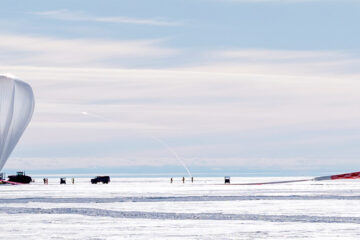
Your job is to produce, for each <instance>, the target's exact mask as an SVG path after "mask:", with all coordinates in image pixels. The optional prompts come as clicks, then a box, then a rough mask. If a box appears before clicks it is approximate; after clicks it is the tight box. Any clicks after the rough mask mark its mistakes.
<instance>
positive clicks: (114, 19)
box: [32, 10, 182, 26]
mask: <svg viewBox="0 0 360 240" xmlns="http://www.w3.org/2000/svg"><path fill="white" fill-rule="evenodd" d="M32 14H33V15H38V16H43V17H48V18H52V19H57V20H63V21H81V22H100V23H117V24H136V25H153V26H180V25H182V23H180V22H175V21H169V20H166V19H143V18H129V17H126V16H107V17H98V16H91V15H88V14H85V13H81V12H72V11H69V10H54V11H43V12H33V13H32Z"/></svg>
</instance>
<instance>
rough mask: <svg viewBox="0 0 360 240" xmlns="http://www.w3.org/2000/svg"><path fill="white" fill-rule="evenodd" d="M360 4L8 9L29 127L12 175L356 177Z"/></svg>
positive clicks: (8, 41)
mask: <svg viewBox="0 0 360 240" xmlns="http://www.w3.org/2000/svg"><path fill="white" fill-rule="evenodd" d="M359 10H360V1H357V0H341V1H340V0H191V1H189V0H170V1H169V0H166V1H165V0H163V1H160V0H152V1H149V0H144V1H136V0H132V1H118V0H116V1H115V0H114V1H112V0H107V1H92V0H86V1H84V0H77V1H73V0H71V1H67V0H61V1H45V0H27V1H16V0H11V1H10V0H3V1H1V7H0V53H1V54H0V73H2V74H7V75H10V76H15V77H16V78H19V79H22V80H24V81H26V82H28V83H29V84H30V85H31V86H32V87H33V90H34V94H35V98H36V107H35V112H34V116H33V119H32V122H31V123H30V125H29V127H28V128H27V130H26V131H25V133H24V135H23V137H22V139H21V140H20V142H19V143H18V146H17V147H16V148H15V150H14V152H13V154H12V155H11V157H10V159H9V161H8V162H7V164H6V165H5V170H4V171H13V170H20V169H23V170H27V171H33V172H36V171H37V172H40V171H43V172H47V173H56V172H58V171H68V172H69V171H78V172H90V171H94V172H96V171H98V172H101V171H102V172H105V171H107V172H114V173H121V174H127V173H134V172H138V173H142V174H156V173H159V172H160V173H164V172H168V173H170V174H171V173H172V172H174V173H178V174H186V172H185V171H184V169H183V167H182V164H181V163H180V162H179V159H180V161H183V162H184V163H185V164H186V165H187V166H188V167H189V169H190V170H191V171H193V172H194V174H195V175H196V174H198V175H201V174H210V175H211V174H219V175H222V174H229V173H231V174H239V175H242V174H253V175H256V174H259V175H261V174H268V175H271V174H272V175H287V174H289V175H297V174H300V175H311V174H320V173H321V174H322V173H339V172H343V171H349V172H350V171H358V170H360V160H359V156H360V148H359V141H360V127H359V120H360V111H359V107H360V95H359V91H360V82H359V77H360V68H359V67H360V47H359V42H360V30H359V27H358V23H359V22H360V15H359V14H358V13H359ZM176 155H177V156H176Z"/></svg>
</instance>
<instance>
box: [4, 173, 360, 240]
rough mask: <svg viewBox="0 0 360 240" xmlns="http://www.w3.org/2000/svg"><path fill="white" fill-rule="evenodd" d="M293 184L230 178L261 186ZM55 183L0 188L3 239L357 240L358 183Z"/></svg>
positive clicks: (119, 180)
mask: <svg viewBox="0 0 360 240" xmlns="http://www.w3.org/2000/svg"><path fill="white" fill-rule="evenodd" d="M287 179H296V178H232V182H237V183H240V182H254V181H255V182H257V181H259V182H262V181H274V180H287ZM69 180H70V179H69V178H68V184H67V185H60V184H59V179H58V178H50V179H49V185H43V184H42V180H41V179H40V178H39V179H36V182H35V183H33V184H30V185H21V186H11V185H1V186H0V196H1V200H0V218H1V219H2V224H1V225H0V232H1V236H2V237H3V238H4V239H20V238H24V239H306V238H316V239H358V238H359V237H360V204H359V202H360V181H359V180H344V181H340V180H338V181H324V182H313V181H310V182H300V183H287V184H278V185H259V186H239V185H231V186H229V185H227V186H224V185H216V184H221V183H222V182H223V179H222V178H195V182H194V183H190V182H186V183H185V184H183V183H182V182H181V181H180V179H175V181H174V183H173V184H170V182H169V179H168V178H146V179H145V178H141V179H140V178H112V182H111V183H110V184H108V185H103V184H98V185H92V184H90V183H89V179H87V178H77V179H76V182H75V184H74V185H72V184H69V182H71V181H69Z"/></svg>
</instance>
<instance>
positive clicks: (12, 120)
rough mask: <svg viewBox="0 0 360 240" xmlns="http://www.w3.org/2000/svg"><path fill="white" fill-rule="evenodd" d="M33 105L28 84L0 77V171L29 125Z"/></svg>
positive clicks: (32, 97)
mask: <svg viewBox="0 0 360 240" xmlns="http://www.w3.org/2000/svg"><path fill="white" fill-rule="evenodd" d="M34 105H35V101H34V94H33V91H32V89H31V87H30V85H29V84H27V83H25V82H23V81H20V80H17V79H13V78H10V77H6V76H2V75H0V170H1V169H2V168H3V167H4V165H5V163H6V161H7V160H8V158H9V156H10V154H11V152H12V151H13V150H14V148H15V146H16V144H17V143H18V141H19V139H20V137H21V135H22V134H23V132H24V130H25V128H26V127H27V125H28V124H29V122H30V120H31V117H32V114H33V112H34Z"/></svg>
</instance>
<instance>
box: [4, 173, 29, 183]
mask: <svg viewBox="0 0 360 240" xmlns="http://www.w3.org/2000/svg"><path fill="white" fill-rule="evenodd" d="M8 178H9V180H8V181H9V182H16V183H30V182H31V181H32V178H31V177H30V176H26V174H25V172H17V173H16V175H10V176H9V177H8Z"/></svg>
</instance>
